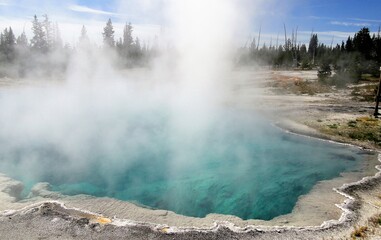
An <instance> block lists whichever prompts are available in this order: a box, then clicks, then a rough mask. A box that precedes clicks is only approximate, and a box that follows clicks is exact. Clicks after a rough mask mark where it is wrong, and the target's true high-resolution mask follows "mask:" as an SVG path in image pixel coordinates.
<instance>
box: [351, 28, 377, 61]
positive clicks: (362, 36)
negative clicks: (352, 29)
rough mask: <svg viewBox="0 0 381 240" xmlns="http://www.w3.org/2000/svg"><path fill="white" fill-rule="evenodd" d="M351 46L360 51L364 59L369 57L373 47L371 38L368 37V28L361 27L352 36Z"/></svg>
mask: <svg viewBox="0 0 381 240" xmlns="http://www.w3.org/2000/svg"><path fill="white" fill-rule="evenodd" d="M353 47H354V49H355V50H356V51H358V52H360V53H361V54H362V55H363V56H364V57H365V58H366V59H370V58H371V55H372V51H373V49H374V46H373V41H372V38H371V37H370V33H369V29H368V28H365V27H364V28H362V29H361V30H360V31H359V32H358V33H356V34H355V36H354V37H353Z"/></svg>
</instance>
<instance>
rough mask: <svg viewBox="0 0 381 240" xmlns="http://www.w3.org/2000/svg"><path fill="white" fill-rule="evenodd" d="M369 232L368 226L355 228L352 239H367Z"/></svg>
mask: <svg viewBox="0 0 381 240" xmlns="http://www.w3.org/2000/svg"><path fill="white" fill-rule="evenodd" d="M367 231H368V227H367V226H360V227H355V230H353V232H352V233H351V237H352V239H357V238H365V237H366V235H367Z"/></svg>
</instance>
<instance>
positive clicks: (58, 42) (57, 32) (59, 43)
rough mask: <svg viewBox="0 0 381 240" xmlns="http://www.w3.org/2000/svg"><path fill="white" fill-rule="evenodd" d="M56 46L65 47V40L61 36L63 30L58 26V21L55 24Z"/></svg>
mask: <svg viewBox="0 0 381 240" xmlns="http://www.w3.org/2000/svg"><path fill="white" fill-rule="evenodd" d="M53 29H54V41H53V42H54V44H53V45H54V48H56V49H62V48H63V42H62V38H61V31H60V28H59V26H58V23H57V22H56V24H55V25H54V28H53Z"/></svg>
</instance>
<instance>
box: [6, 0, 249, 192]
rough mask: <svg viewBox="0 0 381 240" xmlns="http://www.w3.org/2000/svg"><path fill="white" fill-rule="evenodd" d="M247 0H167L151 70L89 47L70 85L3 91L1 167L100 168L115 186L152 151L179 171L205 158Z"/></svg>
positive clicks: (78, 56) (63, 171)
mask: <svg viewBox="0 0 381 240" xmlns="http://www.w3.org/2000/svg"><path fill="white" fill-rule="evenodd" d="M238 2H240V1H230V0H210V1H202V0H184V1H177V0H169V1H166V4H165V7H164V9H163V12H164V15H165V19H166V31H165V34H163V35H162V36H160V38H161V39H162V41H163V40H165V41H163V42H162V45H163V46H164V45H166V47H165V48H164V47H163V48H162V49H163V50H162V55H161V56H160V57H159V58H158V59H157V60H156V62H155V64H154V66H153V67H152V70H151V71H149V70H142V69H132V70H126V71H125V70H123V71H122V70H118V68H117V64H116V57H115V55H114V53H113V52H112V51H109V50H107V49H97V48H94V47H92V46H91V45H82V46H80V47H79V49H77V51H76V53H75V54H74V55H73V56H72V57H71V60H70V63H69V66H68V71H67V74H66V77H65V79H66V81H65V83H63V84H60V83H54V84H45V83H44V82H43V83H41V84H38V85H37V86H30V87H21V88H12V89H8V88H3V89H0V109H1V111H0V126H1V128H0V143H1V146H2V147H1V149H2V150H1V153H0V169H1V170H3V171H8V172H11V173H14V175H15V176H17V177H19V178H24V179H29V180H32V181H40V180H42V179H44V180H46V179H65V180H66V181H69V182H70V181H75V180H76V179H71V178H75V177H74V176H76V174H77V175H78V174H82V175H86V174H89V169H92V168H93V167H94V166H97V167H98V166H100V169H102V171H101V172H98V173H96V174H98V175H99V177H100V178H103V179H108V181H109V186H112V185H114V184H116V183H114V182H113V180H111V179H112V176H110V174H117V173H122V172H123V171H125V170H126V169H128V168H129V166H130V165H132V164H135V163H136V161H139V159H140V158H139V156H137V155H138V154H139V153H141V152H144V149H145V148H150V149H151V152H152V154H153V155H152V156H150V157H152V161H157V160H155V157H157V156H159V155H160V154H161V151H162V150H160V149H161V147H162V146H163V144H167V145H168V146H169V149H166V150H167V151H169V152H172V154H171V156H170V157H171V165H170V166H169V169H170V172H171V174H176V173H177V172H178V171H177V170H178V169H179V168H186V167H189V166H190V165H192V164H197V159H199V154H200V149H202V148H203V145H204V144H206V139H207V135H208V134H210V127H211V125H213V123H214V122H215V120H216V116H217V113H218V111H219V107H220V105H221V102H222V101H223V98H224V95H225V92H226V91H227V88H228V85H227V82H226V81H227V80H228V79H229V77H230V76H229V74H230V72H231V68H232V64H231V63H232V59H231V57H232V53H233V50H234V41H233V37H234V34H235V31H233V30H232V29H237V26H238V24H239V23H242V19H243V18H242V16H240V12H239V7H240V4H238ZM241 3H242V2H241ZM144 4H145V7H146V8H147V7H148V5H149V1H145V2H144ZM152 132H155V134H156V135H155V136H157V138H155V137H153V138H152V137H151V136H152ZM159 139H160V140H159ZM95 150H96V151H97V152H98V153H99V154H97V155H94V154H93V153H94V151H95ZM51 156H56V158H54V159H52V158H51ZM73 173H76V174H73Z"/></svg>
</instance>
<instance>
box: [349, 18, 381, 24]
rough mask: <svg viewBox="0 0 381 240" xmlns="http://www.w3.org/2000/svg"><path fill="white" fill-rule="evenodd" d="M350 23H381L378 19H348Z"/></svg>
mask: <svg viewBox="0 0 381 240" xmlns="http://www.w3.org/2000/svg"><path fill="white" fill-rule="evenodd" d="M348 19H349V20H352V21H365V22H374V23H381V20H380V19H365V18H348Z"/></svg>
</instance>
